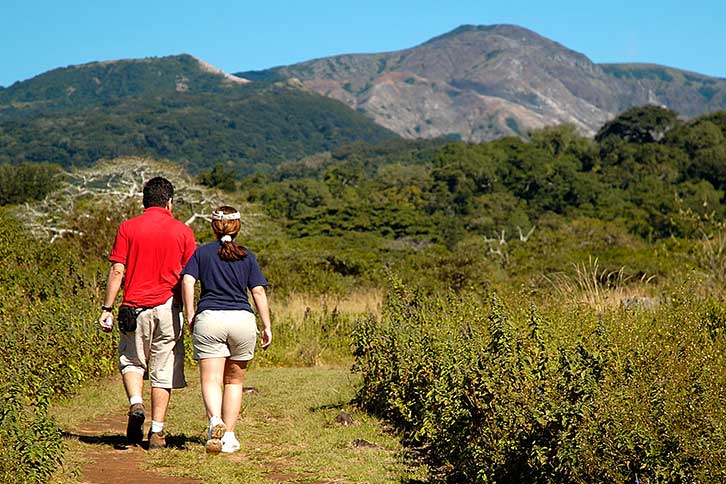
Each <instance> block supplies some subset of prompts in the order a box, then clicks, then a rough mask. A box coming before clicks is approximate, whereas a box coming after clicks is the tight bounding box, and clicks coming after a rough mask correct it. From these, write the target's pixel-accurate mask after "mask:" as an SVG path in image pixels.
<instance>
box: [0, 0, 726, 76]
mask: <svg viewBox="0 0 726 484" xmlns="http://www.w3.org/2000/svg"><path fill="white" fill-rule="evenodd" d="M0 12H2V14H1V15H2V17H0V59H1V60H2V64H1V65H2V69H0V86H5V87H7V86H8V85H10V84H12V83H13V82H15V81H18V80H23V79H28V78H30V77H33V76H35V75H37V74H40V73H42V72H45V71H47V70H50V69H53V68H56V67H64V66H67V65H72V64H82V63H86V62H91V61H96V60H111V59H123V58H140V57H152V56H163V55H171V54H180V53H189V54H192V55H195V56H197V57H200V58H202V59H204V60H206V61H207V62H210V63H212V64H214V65H216V66H217V67H219V68H221V69H223V70H225V71H228V72H238V71H243V70H250V69H263V68H266V67H273V66H277V65H284V64H292V63H295V62H300V61H304V60H309V59H313V58H318V57H324V56H328V55H335V54H345V53H361V52H382V51H391V50H398V49H403V48H407V47H412V46H414V45H417V44H420V43H422V42H425V41H426V40H428V39H430V38H431V37H434V36H436V35H440V34H442V33H445V32H448V31H450V30H452V29H454V28H455V27H457V26H459V25H462V24H477V25H490V24H496V23H510V24H517V25H520V26H522V27H526V28H528V29H531V30H534V31H535V32H537V33H539V34H541V35H544V36H545V37H549V38H550V39H552V40H555V41H557V42H559V43H561V44H563V45H565V46H566V47H569V48H571V49H573V50H576V51H578V52H581V53H583V54H585V55H586V56H588V57H589V58H590V59H592V60H593V61H595V62H649V63H656V64H664V65H669V66H672V67H678V68H681V69H687V70H691V71H695V72H700V73H703V74H707V75H712V76H717V77H724V78H726V55H724V48H725V47H726V28H725V26H724V24H726V2H724V1H723V0H720V1H716V0H707V1H698V0H696V1H692V2H684V1H670V0H661V1H655V0H642V1H641V0H630V1H621V0H611V1H598V2H588V1H582V0H579V1H571V0H549V1H536V2H535V1H531V2H523V1H517V0H510V1H501V0H499V1H496V2H494V1H486V0H479V1H474V0H472V1H469V0H462V1H456V0H450V1H449V2H444V1H442V0H438V1H433V0H432V1H429V0H417V1H408V0H405V1H404V0H402V1H396V0H387V1H383V0H367V1H356V2H349V1H346V0H337V1H323V0H300V1H282V0H266V1H262V2H259V1H245V0H237V1H234V0H220V1H215V0H206V1H204V0H202V1H199V0H196V1H189V0H174V1H167V0H144V1H140V0H124V1H122V2H110V1H104V0H86V1H80V0H3V2H2V8H1V9H0Z"/></svg>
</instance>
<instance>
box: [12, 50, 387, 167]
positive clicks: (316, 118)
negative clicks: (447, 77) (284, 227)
mask: <svg viewBox="0 0 726 484" xmlns="http://www.w3.org/2000/svg"><path fill="white" fill-rule="evenodd" d="M396 137H397V136H396V135H395V134H393V133H392V132H390V131H388V130H386V129H385V128H382V127H380V126H378V125H377V124H375V123H374V122H373V121H372V120H370V119H369V118H367V117H366V116H364V115H362V114H360V113H358V112H355V111H353V110H351V109H350V108H348V107H347V106H345V105H344V104H342V103H340V102H338V101H334V100H332V99H329V98H326V97H323V96H320V95H317V94H314V93H311V92H308V91H305V90H302V89H299V87H298V86H296V85H295V84H294V82H287V81H285V82H279V83H273V82H254V83H249V84H240V83H239V82H235V81H233V80H230V79H228V78H225V77H224V76H223V75H222V74H221V73H218V72H213V71H210V70H209V68H208V67H205V66H204V65H202V64H200V62H199V61H198V60H197V59H195V58H193V57H192V56H188V55H182V56H173V57H165V58H161V59H142V60H127V61H115V62H96V63H91V64H86V65H82V66H74V67H68V68H62V69H56V70H53V71H50V72H47V73H45V74H42V75H40V76H37V77H35V78H33V79H30V80H27V81H24V82H19V83H16V84H14V85H12V86H10V87H8V88H7V89H3V90H0V164H18V163H21V162H25V161H30V162H50V163H57V164H59V165H61V166H63V167H65V168H71V167H83V166H92V165H94V164H95V163H96V162H97V161H98V160H99V159H101V158H106V159H111V158H116V157H119V156H145V155H147V156H152V157H155V158H166V159H170V160H174V161H176V162H177V163H179V164H181V165H183V166H184V167H185V168H186V169H187V170H189V171H190V172H193V173H196V172H198V171H200V170H204V169H210V168H211V167H213V166H214V165H215V164H218V163H220V164H223V165H224V166H226V167H227V168H228V169H230V170H231V171H232V172H234V173H235V175H244V174H249V173H254V172H261V171H262V172H264V171H269V170H270V169H271V168H272V167H274V166H276V165H278V164H280V163H282V162H284V161H286V160H291V159H298V158H301V157H303V156H306V155H310V154H312V153H317V152H320V151H327V150H332V149H335V148H337V147H339V146H341V145H342V144H344V143H349V142H353V141H359V140H361V141H366V142H374V143H375V142H378V141H382V140H386V139H392V138H396Z"/></svg>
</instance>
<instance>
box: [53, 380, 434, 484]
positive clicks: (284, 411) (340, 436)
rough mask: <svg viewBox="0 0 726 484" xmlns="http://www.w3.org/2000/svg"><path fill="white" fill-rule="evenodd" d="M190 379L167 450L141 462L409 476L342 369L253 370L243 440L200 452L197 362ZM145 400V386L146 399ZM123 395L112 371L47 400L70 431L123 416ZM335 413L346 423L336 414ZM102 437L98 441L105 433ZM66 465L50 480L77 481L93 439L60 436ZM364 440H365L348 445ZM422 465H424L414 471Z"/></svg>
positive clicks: (270, 476)
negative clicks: (61, 398)
mask: <svg viewBox="0 0 726 484" xmlns="http://www.w3.org/2000/svg"><path fill="white" fill-rule="evenodd" d="M187 377H188V380H189V386H188V387H187V388H186V389H184V390H178V391H175V392H174V393H173V395H172V399H171V404H170V408H169V415H168V418H167V436H168V437H167V441H168V442H169V443H170V444H171V446H170V447H171V448H168V449H164V450H161V451H154V452H144V453H143V455H142V457H141V459H142V460H141V467H142V468H144V469H155V470H157V471H158V472H160V473H162V474H165V475H171V476H179V477H188V478H197V479H201V480H202V481H203V482H205V483H223V482H224V483H230V482H244V483H269V482H273V481H274V482H335V483H345V482H351V483H363V482H367V483H386V482H401V481H402V480H404V481H405V480H411V479H414V475H413V474H412V472H416V471H411V470H409V469H407V468H406V466H405V465H404V464H403V458H402V456H403V455H404V452H403V448H402V446H401V444H400V443H399V441H398V438H397V437H396V436H395V435H393V434H390V433H386V432H385V431H384V430H382V426H381V423H380V422H379V421H378V420H376V419H375V418H373V417H370V416H368V415H366V414H365V413H363V412H361V411H360V410H358V409H357V408H356V407H355V406H353V405H352V404H351V400H352V398H353V395H354V388H353V385H354V381H355V378H356V376H355V375H353V374H351V373H350V372H349V371H348V369H347V368H344V367H329V368H254V369H251V370H250V371H249V372H248V375H247V379H246V382H245V386H251V387H254V388H255V389H256V390H257V393H252V394H245V397H244V399H243V404H242V415H241V417H240V422H239V424H238V426H237V429H236V433H237V436H238V438H239V440H240V442H241V443H242V449H241V450H240V452H238V453H237V454H233V455H224V454H222V455H219V456H208V455H207V454H205V451H204V433H205V425H206V417H205V413H204V407H203V404H202V400H201V394H200V390H199V380H198V373H197V368H196V366H192V367H190V368H188V375H187ZM146 398H147V399H148V388H147V397H146ZM126 408H127V406H126V399H125V396H124V393H123V388H122V386H121V382H120V379H119V378H112V379H107V380H102V381H99V382H97V384H96V385H92V386H87V387H86V388H84V390H83V391H82V392H80V393H79V394H78V395H77V396H75V397H73V398H72V399H69V400H68V401H65V402H61V403H59V404H57V405H56V406H55V407H54V408H53V415H54V417H55V418H56V419H57V421H58V422H59V424H60V426H61V428H63V430H64V431H65V432H67V433H69V434H73V433H74V430H75V429H77V428H78V427H79V426H81V425H82V424H83V423H84V422H85V421H87V420H98V419H104V418H108V417H109V416H110V415H114V416H123V415H124V413H125V411H126ZM340 412H347V413H349V414H350V415H351V416H352V418H353V421H354V423H353V425H349V426H343V425H340V424H337V423H336V422H335V417H336V416H337V415H338V414H339V413H340ZM107 435H109V437H108V438H107V439H105V440H104V441H103V442H110V441H112V440H113V437H111V436H113V435H118V432H110V433H109V434H107ZM65 440H66V444H67V452H66V457H65V460H64V465H63V467H62V468H61V469H59V471H58V473H57V476H55V477H54V482H62V483H68V484H70V483H73V482H80V480H79V478H80V476H81V467H82V465H83V463H84V462H85V461H86V460H87V458H86V457H85V455H86V454H88V453H89V452H94V451H96V450H99V449H98V445H106V446H107V447H108V450H109V451H112V446H111V445H110V444H108V443H107V444H99V443H84V442H83V441H81V440H80V439H78V438H76V437H72V436H71V437H67V438H66V439H65ZM362 441H365V442H367V443H370V444H372V445H371V446H366V445H364V446H360V445H356V442H358V443H360V442H362ZM417 472H419V473H421V472H422V471H421V470H419V471H417Z"/></svg>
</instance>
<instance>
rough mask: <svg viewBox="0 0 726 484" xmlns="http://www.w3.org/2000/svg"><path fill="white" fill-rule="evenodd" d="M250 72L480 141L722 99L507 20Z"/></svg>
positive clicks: (706, 85) (411, 126)
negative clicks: (386, 48) (397, 47)
mask: <svg viewBox="0 0 726 484" xmlns="http://www.w3.org/2000/svg"><path fill="white" fill-rule="evenodd" d="M238 75H240V76H242V77H248V76H249V78H250V79H260V78H297V79H299V80H300V81H302V83H303V85H304V86H305V87H307V88H309V89H311V90H313V91H316V92H318V93H320V94H323V95H325V96H329V97H332V98H334V99H338V100H340V101H343V102H344V103H346V104H348V105H349V106H351V107H352V108H355V109H357V110H359V111H363V112H366V113H367V114H368V115H369V116H371V117H372V118H373V119H374V120H375V121H376V122H377V123H379V124H380V125H382V126H385V127H386V128H389V129H391V130H392V131H394V132H396V133H399V134H400V135H402V136H404V137H408V138H415V137H424V138H432V137H437V136H444V135H455V136H460V137H462V138H463V139H466V140H472V141H482V140H489V139H493V138H496V137H499V136H502V135H507V134H523V133H525V132H526V131H528V130H531V129H534V128H539V127H543V126H546V125H551V124H558V123H572V124H574V125H576V126H577V127H578V128H579V129H580V130H581V131H582V132H583V133H586V134H589V135H592V134H594V132H595V131H597V129H598V128H599V127H600V126H602V124H603V123H605V122H606V121H607V120H609V119H611V118H612V117H613V116H614V115H615V114H617V113H618V112H621V111H623V110H624V109H627V108H628V107H631V106H634V105H641V104H646V103H653V104H660V105H663V106H666V107H668V108H671V109H674V110H676V111H678V112H679V113H681V114H683V115H686V116H692V115H697V114H702V113H705V112H711V111H716V110H720V109H725V108H726V80H724V79H716V78H709V77H707V76H702V75H699V74H694V73H689V72H685V71H680V70H677V69H672V68H667V67H661V66H654V65H626V64H622V65H621V64H612V65H598V64H595V63H593V62H592V61H590V60H589V59H588V58H587V57H586V56H584V55H583V54H580V53H577V52H574V51H572V50H570V49H567V48H566V47H564V46H562V45H560V44H558V43H557V42H554V41H552V40H549V39H547V38H544V37H542V36H540V35H538V34H536V33H534V32H532V31H530V30H527V29H524V28H521V27H517V26H513V25H493V26H462V27H459V28H457V29H455V30H453V31H452V32H449V33H447V34H444V35H442V36H439V37H436V38H433V39H431V40H429V41H428V42H425V43H423V44H421V45H419V46H417V47H413V48H410V49H405V50H401V51H397V52H389V53H379V54H353V55H339V56H334V57H327V58H323V59H316V60H311V61H308V62H303V63H300V64H295V65H291V66H285V67H277V68H273V69H270V70H267V71H258V72H247V73H244V72H243V73H240V74H238Z"/></svg>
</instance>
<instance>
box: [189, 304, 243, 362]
mask: <svg viewBox="0 0 726 484" xmlns="http://www.w3.org/2000/svg"><path fill="white" fill-rule="evenodd" d="M192 341H193V343H194V359H195V360H203V359H205V358H229V359H230V360H239V361H249V360H251V359H252V358H254V356H255V344H256V343H257V323H256V322H255V315H254V314H253V313H251V312H249V311H221V310H220V311H218V310H207V311H202V312H201V313H199V314H197V316H196V318H195V319H194V331H193V333H192Z"/></svg>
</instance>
